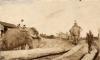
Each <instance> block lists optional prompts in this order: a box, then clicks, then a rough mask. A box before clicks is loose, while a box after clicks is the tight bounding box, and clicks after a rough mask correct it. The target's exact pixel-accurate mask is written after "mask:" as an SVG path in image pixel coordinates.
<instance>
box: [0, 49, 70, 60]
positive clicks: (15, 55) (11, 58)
mask: <svg viewBox="0 0 100 60" xmlns="http://www.w3.org/2000/svg"><path fill="white" fill-rule="evenodd" d="M68 50H70V49H69V48H68V49H62V48H43V49H42V48H37V49H32V50H16V51H1V52H0V57H1V59H0V60H15V59H24V60H28V59H34V58H38V57H42V56H46V55H51V54H57V53H61V52H67V51H68Z"/></svg>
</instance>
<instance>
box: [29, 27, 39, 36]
mask: <svg viewBox="0 0 100 60" xmlns="http://www.w3.org/2000/svg"><path fill="white" fill-rule="evenodd" d="M30 29H31V30H32V31H33V32H34V33H35V34H36V35H38V34H39V32H38V31H37V29H36V28H34V27H31V28H30Z"/></svg>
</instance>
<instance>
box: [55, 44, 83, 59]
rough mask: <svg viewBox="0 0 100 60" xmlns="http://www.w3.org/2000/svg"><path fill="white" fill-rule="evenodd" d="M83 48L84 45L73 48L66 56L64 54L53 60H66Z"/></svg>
mask: <svg viewBox="0 0 100 60" xmlns="http://www.w3.org/2000/svg"><path fill="white" fill-rule="evenodd" d="M81 48H83V45H77V46H75V47H74V48H72V49H71V50H70V51H68V52H66V53H65V54H63V55H61V56H59V57H57V58H55V59H53V60H64V58H66V57H69V56H71V55H73V54H74V53H76V52H78V51H79V50H80V49H81Z"/></svg>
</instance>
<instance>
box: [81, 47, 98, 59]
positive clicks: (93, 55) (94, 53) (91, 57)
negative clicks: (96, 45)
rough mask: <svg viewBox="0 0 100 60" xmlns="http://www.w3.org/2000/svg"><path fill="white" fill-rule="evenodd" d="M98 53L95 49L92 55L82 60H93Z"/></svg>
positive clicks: (89, 54) (87, 55)
mask: <svg viewBox="0 0 100 60" xmlns="http://www.w3.org/2000/svg"><path fill="white" fill-rule="evenodd" d="M96 53H97V50H96V49H93V50H92V51H91V52H90V53H88V54H86V55H85V56H84V57H83V58H82V59H81V60H93V59H94V57H95V55H96Z"/></svg>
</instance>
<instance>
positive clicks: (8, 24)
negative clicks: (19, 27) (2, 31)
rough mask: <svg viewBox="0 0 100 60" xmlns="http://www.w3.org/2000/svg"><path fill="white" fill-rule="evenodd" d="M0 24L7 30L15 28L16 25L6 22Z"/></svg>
mask: <svg viewBox="0 0 100 60" xmlns="http://www.w3.org/2000/svg"><path fill="white" fill-rule="evenodd" d="M0 24H2V25H4V26H6V27H8V28H16V25H14V24H11V23H7V22H2V21H0Z"/></svg>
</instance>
